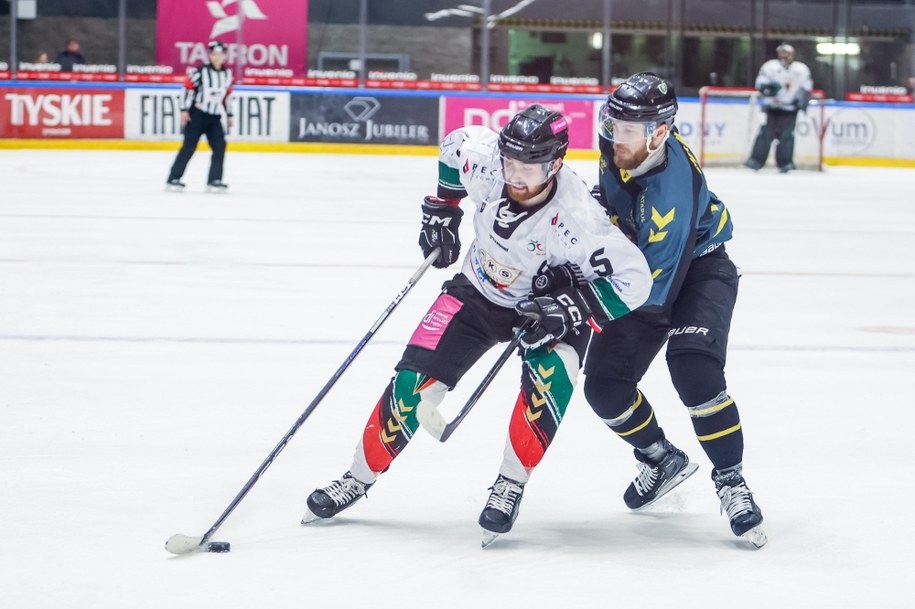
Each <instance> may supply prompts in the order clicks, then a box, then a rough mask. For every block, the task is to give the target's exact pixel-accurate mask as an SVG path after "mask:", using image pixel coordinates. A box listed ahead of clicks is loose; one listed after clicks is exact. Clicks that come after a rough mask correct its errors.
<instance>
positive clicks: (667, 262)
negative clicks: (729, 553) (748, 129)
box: [585, 72, 766, 547]
mask: <svg viewBox="0 0 915 609" xmlns="http://www.w3.org/2000/svg"><path fill="white" fill-rule="evenodd" d="M676 113H677V98H676V95H675V93H674V89H673V85H672V84H671V83H670V82H668V81H666V80H664V79H663V78H660V77H658V76H656V75H655V74H651V73H648V72H643V73H639V74H635V75H634V76H632V77H630V78H629V79H628V80H626V81H625V82H624V83H623V84H622V85H620V86H619V88H617V89H616V90H615V91H614V92H612V93H611V94H610V95H609V96H608V98H607V102H606V103H605V104H604V106H603V107H602V109H601V116H600V136H601V137H600V148H601V157H600V199H601V202H602V204H603V205H604V206H605V207H606V208H607V210H608V212H609V213H610V215H611V218H612V220H613V222H614V223H615V224H616V225H617V226H619V227H620V228H621V229H622V230H623V232H625V233H626V234H627V235H628V236H629V237H630V238H631V239H632V240H633V241H634V242H635V243H636V244H637V245H638V246H639V249H640V250H641V251H642V253H643V254H644V255H645V258H646V260H647V261H648V266H649V267H650V269H651V273H652V276H653V277H654V285H653V287H652V289H651V295H650V296H649V297H648V300H647V302H646V303H645V304H644V305H643V306H642V307H641V308H640V309H638V310H637V311H635V312H634V313H632V314H630V315H627V316H626V317H625V318H623V319H620V320H617V321H613V322H611V323H609V324H607V326H606V327H605V329H604V331H603V332H602V333H601V334H599V335H596V336H595V337H594V339H593V340H592V342H591V346H590V348H589V352H588V358H587V363H586V365H585V374H586V375H587V378H586V380H585V395H586V397H587V399H588V401H589V403H590V404H591V407H592V408H593V409H594V411H595V412H596V413H597V414H598V415H599V416H600V417H601V419H603V421H604V422H605V423H606V424H607V425H608V426H609V427H610V429H612V430H613V431H614V432H615V433H616V434H617V435H618V436H619V437H621V438H622V439H623V440H625V441H626V442H628V443H629V444H631V445H632V446H633V447H634V448H635V451H634V452H635V457H636V459H637V460H638V461H639V467H640V473H639V475H638V477H637V478H636V479H635V480H634V481H633V482H632V484H630V485H629V488H628V489H627V490H626V492H625V493H624V497H623V499H624V501H625V503H626V505H627V506H628V507H629V508H631V509H633V510H638V509H641V508H644V507H647V506H648V505H651V504H652V503H653V502H654V501H656V500H657V499H659V498H660V497H661V496H662V495H664V494H665V493H667V492H668V491H670V490H671V489H672V488H673V487H674V486H676V485H677V484H679V483H680V482H682V481H683V480H685V479H686V478H687V477H689V476H690V475H692V474H693V473H694V472H695V471H696V468H697V467H698V465H696V464H695V463H690V461H689V459H688V457H687V456H686V454H685V453H684V452H683V451H682V450H680V449H678V448H676V447H675V446H674V445H673V444H671V442H670V441H669V440H668V439H667V438H665V436H664V432H663V430H662V429H661V427H660V425H659V423H658V420H657V416H656V413H655V411H654V410H653V409H652V407H651V404H649V402H648V399H647V398H646V397H645V395H644V394H643V393H642V392H641V391H640V390H639V388H638V383H639V381H640V380H641V379H642V376H643V375H644V374H645V372H646V370H647V369H648V367H649V365H650V364H651V362H652V360H653V359H654V358H655V356H656V355H657V354H658V352H659V351H660V350H661V348H662V347H663V346H664V343H665V342H667V366H668V369H669V372H670V376H671V379H672V381H673V384H674V387H675V388H676V389H677V392H678V393H679V395H680V399H681V400H682V401H683V403H684V404H685V405H686V408H687V411H688V412H689V415H690V417H691V420H692V424H693V428H694V429H695V432H696V436H697V437H698V439H699V443H700V445H701V446H702V448H703V449H704V450H705V453H706V455H708V458H709V460H710V461H711V462H712V466H713V469H712V479H713V481H714V484H715V488H716V490H717V493H718V497H719V498H720V500H721V509H722V512H725V513H727V515H728V518H729V520H730V525H731V529H732V531H733V532H734V534H735V535H738V536H741V537H745V538H746V539H748V540H749V541H750V542H752V543H753V544H754V545H756V546H757V547H761V546H762V545H763V544H765V542H766V537H765V534H764V533H763V531H762V527H761V525H762V521H763V516H762V512H761V511H760V509H759V507H758V506H757V505H756V502H755V501H754V499H753V495H752V493H751V492H750V489H749V488H748V487H747V484H746V482H745V480H744V478H743V475H742V465H743V449H744V444H743V432H742V426H741V422H740V415H739V414H738V411H737V405H736V404H735V402H734V399H733V398H732V397H731V396H730V395H729V394H728V390H727V385H726V383H725V376H724V365H725V360H726V356H727V344H728V334H729V332H730V325H731V315H732V313H733V310H734V305H735V302H736V298H737V281H738V272H737V268H736V267H735V266H734V264H733V263H732V262H731V260H730V259H729V258H728V255H727V253H725V246H724V244H725V242H726V241H728V240H729V239H730V238H731V231H732V224H731V217H730V214H729V213H728V210H727V208H726V207H725V205H724V203H722V202H721V201H720V200H719V199H718V198H717V197H716V196H715V195H714V193H712V192H711V191H710V190H708V186H707V185H706V181H705V175H704V174H703V172H702V170H701V168H700V167H699V164H698V163H697V162H696V157H695V156H694V155H693V153H692V152H691V151H690V149H689V148H688V147H687V146H686V143H685V142H684V141H683V138H682V137H681V136H680V134H679V133H678V132H677V128H676V127H675V126H674V116H675V115H676Z"/></svg>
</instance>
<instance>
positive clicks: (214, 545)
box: [165, 248, 440, 554]
mask: <svg viewBox="0 0 915 609" xmlns="http://www.w3.org/2000/svg"><path fill="white" fill-rule="evenodd" d="M439 252H440V248H435V249H434V250H432V252H431V253H430V254H429V255H428V256H426V259H425V260H424V261H423V263H422V264H421V265H420V267H419V268H418V269H417V270H416V272H415V273H413V276H412V277H410V280H409V281H407V284H406V285H405V286H404V287H403V289H402V290H401V291H400V293H399V294H397V296H395V297H394V300H393V301H392V302H391V304H389V305H388V308H387V309H385V310H384V313H382V314H381V317H379V318H378V320H377V321H376V322H375V323H374V324H373V325H372V327H371V328H370V329H369V331H368V332H366V334H365V336H363V337H362V340H360V341H359V344H357V345H356V348H355V349H353V351H352V352H351V353H350V354H349V355H348V356H347V357H346V359H345V360H344V361H343V364H341V365H340V367H339V368H337V371H336V372H334V374H333V376H331V377H330V380H328V381H327V383H326V384H325V385H324V387H322V388H321V391H319V392H318V395H316V396H315V398H314V399H313V400H312V401H311V403H310V404H309V405H308V407H307V408H306V409H305V410H304V412H302V414H301V415H300V416H299V418H298V419H297V420H296V422H295V423H294V424H293V425H292V427H291V428H289V431H287V432H286V435H285V436H283V439H282V440H280V442H279V444H277V445H276V447H275V448H274V449H273V450H272V451H270V454H269V455H267V458H266V459H264V462H263V463H261V465H260V467H258V468H257V471H255V472H254V475H252V476H251V477H250V478H249V479H248V482H246V483H245V486H244V487H243V488H242V489H241V491H239V492H238V494H237V495H235V499H233V500H232V503H230V504H229V507H227V508H226V510H225V511H224V512H223V513H222V515H221V516H220V517H219V518H217V519H216V522H214V523H213V526H211V527H210V529H209V530H208V531H207V532H206V533H204V534H203V535H201V536H199V537H193V536H190V535H182V534H181V533H177V534H175V535H172V536H171V537H169V539H168V541H166V542H165V549H166V550H168V551H169V552H171V553H172V554H188V553H190V552H228V551H229V548H230V546H229V543H228V542H225V541H209V540H210V538H211V537H212V536H213V534H214V533H215V532H216V530H217V529H218V528H219V527H220V526H222V523H223V522H225V520H226V518H228V517H229V514H231V513H232V511H233V510H235V508H236V507H237V506H238V504H239V503H241V500H242V499H244V498H245V495H247V494H248V491H250V490H251V488H252V487H253V486H254V485H255V483H257V481H258V480H259V479H260V477H261V475H262V474H263V473H264V471H265V470H266V469H267V468H268V467H270V464H271V463H273V460H274V459H276V457H277V455H279V454H280V452H282V450H283V449H284V448H286V444H288V443H289V440H290V439H291V438H292V436H293V435H295V432H297V431H298V430H299V427H301V426H302V423H304V422H305V419H307V418H308V417H309V415H311V413H312V412H313V411H314V409H315V408H316V407H317V406H318V404H319V403H320V402H321V400H323V399H324V396H326V395H327V393H328V392H329V391H330V389H331V387H333V386H334V384H335V383H336V382H337V380H338V379H339V378H340V377H341V376H342V375H343V373H344V372H345V371H346V369H347V368H349V366H350V364H352V363H353V360H354V359H356V356H357V355H359V352H360V351H362V349H363V347H365V345H366V344H368V342H369V341H370V340H371V339H372V337H373V336H374V335H375V333H376V332H377V331H378V328H380V327H381V324H383V323H384V322H385V320H386V319H387V318H388V316H389V315H390V314H391V312H393V311H394V309H395V308H397V305H399V304H400V301H401V300H403V298H404V296H406V295H407V292H409V291H410V290H411V289H412V288H413V286H414V285H416V282H418V281H419V279H420V277H422V276H423V274H424V273H425V272H426V270H427V269H428V268H429V266H430V265H431V264H432V262H433V261H434V260H435V259H436V258H438V255H439Z"/></svg>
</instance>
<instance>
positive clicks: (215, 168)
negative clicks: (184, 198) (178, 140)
mask: <svg viewBox="0 0 915 609" xmlns="http://www.w3.org/2000/svg"><path fill="white" fill-rule="evenodd" d="M207 49H208V51H209V59H210V63H207V64H204V65H202V66H199V67H196V68H193V69H192V70H190V71H189V72H188V75H187V80H186V81H185V83H184V95H183V96H182V98H181V126H182V127H184V144H182V146H181V150H179V151H178V156H177V157H176V158H175V162H174V163H173V164H172V169H171V171H170V172H169V174H168V184H167V186H166V188H167V189H168V190H174V191H181V190H184V187H185V184H184V182H182V181H181V176H183V175H184V170H185V169H186V168H187V164H188V162H189V161H190V160H191V157H192V156H194V152H195V151H196V150H197V142H199V141H200V138H201V137H202V136H203V135H206V136H207V142H208V143H209V144H210V148H211V149H212V150H213V156H212V157H211V159H210V173H209V177H208V178H207V190H209V191H210V192H225V191H226V188H228V186H227V185H226V184H225V183H224V182H223V181H222V171H223V161H224V159H225V156H226V132H225V130H224V129H223V126H222V115H223V113H225V115H226V125H227V126H228V127H229V128H230V129H231V128H232V121H233V118H232V107H231V99H230V96H231V94H232V70H230V69H229V68H227V67H225V63H226V45H225V44H223V43H222V42H219V41H218V40H214V41H212V42H211V43H209V44H208V45H207Z"/></svg>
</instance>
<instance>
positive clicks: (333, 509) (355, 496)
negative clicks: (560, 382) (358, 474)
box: [302, 472, 372, 525]
mask: <svg viewBox="0 0 915 609" xmlns="http://www.w3.org/2000/svg"><path fill="white" fill-rule="evenodd" d="M371 487H372V485H371V484H366V483H364V482H359V481H358V480H356V479H355V478H353V475H352V474H351V473H350V472H346V473H345V474H343V477H342V478H341V479H340V480H334V481H333V482H331V483H330V484H328V485H327V486H325V487H324V488H319V489H316V490H315V491H314V492H313V493H312V494H311V495H309V496H308V501H307V504H308V509H307V511H306V512H305V515H304V516H302V524H303V525H305V524H309V523H311V522H314V521H315V520H322V519H327V518H332V517H333V516H336V515H337V514H339V513H340V512H342V511H343V510H345V509H346V508H348V507H349V506H351V505H353V504H354V503H356V502H357V501H359V499H361V498H362V497H365V493H366V491H368V490H369V489H370V488H371Z"/></svg>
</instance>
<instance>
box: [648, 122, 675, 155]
mask: <svg viewBox="0 0 915 609" xmlns="http://www.w3.org/2000/svg"><path fill="white" fill-rule="evenodd" d="M653 135H654V134H652V136H653ZM669 137H670V129H668V130H667V133H665V134H664V139H662V140H661V143H660V144H658V147H657V148H655V149H653V150H652V148H651V136H649V137H647V138H645V150H647V151H648V156H651V155H653V154H655V153H656V152H657V151H658V150H660V149H661V148H663V147H664V143H665V142H667V138H669Z"/></svg>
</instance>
